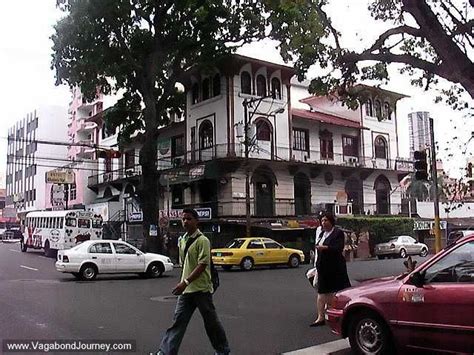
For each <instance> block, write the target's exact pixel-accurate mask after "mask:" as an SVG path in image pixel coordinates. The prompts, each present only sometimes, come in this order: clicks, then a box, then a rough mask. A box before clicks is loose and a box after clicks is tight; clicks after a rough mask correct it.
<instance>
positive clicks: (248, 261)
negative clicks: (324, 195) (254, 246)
mask: <svg viewBox="0 0 474 355" xmlns="http://www.w3.org/2000/svg"><path fill="white" fill-rule="evenodd" d="M240 268H241V269H242V270H244V271H250V270H252V269H253V259H252V258H250V257H248V256H247V257H245V258H243V259H242V261H241V262H240Z"/></svg>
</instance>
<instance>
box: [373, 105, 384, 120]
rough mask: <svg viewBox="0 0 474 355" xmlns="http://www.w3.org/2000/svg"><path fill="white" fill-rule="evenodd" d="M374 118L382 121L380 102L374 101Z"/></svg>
mask: <svg viewBox="0 0 474 355" xmlns="http://www.w3.org/2000/svg"><path fill="white" fill-rule="evenodd" d="M374 106H375V116H376V117H377V118H378V119H379V120H381V119H382V105H381V104H380V100H375V103H374Z"/></svg>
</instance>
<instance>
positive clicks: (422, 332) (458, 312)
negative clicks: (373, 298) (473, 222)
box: [398, 241, 474, 353]
mask: <svg viewBox="0 0 474 355" xmlns="http://www.w3.org/2000/svg"><path fill="white" fill-rule="evenodd" d="M422 277H424V284H423V286H421V287H416V286H414V285H413V284H410V282H408V283H407V284H405V285H403V286H402V287H401V290H400V295H399V300H400V304H399V312H398V313H399V317H398V319H399V321H398V327H399V329H400V331H401V336H402V337H403V338H404V339H405V340H406V342H407V343H408V344H409V345H411V346H414V347H423V348H428V349H441V350H443V351H454V352H468V353H473V352H474V316H473V315H474V241H470V242H467V243H464V244H462V245H460V246H459V247H455V248H453V250H451V251H450V252H449V253H448V254H446V255H445V256H444V257H442V258H441V259H439V260H437V261H436V262H435V263H434V264H432V265H430V266H427V268H426V269H425V270H422Z"/></svg>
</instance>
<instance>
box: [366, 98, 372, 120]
mask: <svg viewBox="0 0 474 355" xmlns="http://www.w3.org/2000/svg"><path fill="white" fill-rule="evenodd" d="M365 114H366V116H370V117H372V116H373V115H374V108H373V107H372V100H371V99H367V101H366V102H365Z"/></svg>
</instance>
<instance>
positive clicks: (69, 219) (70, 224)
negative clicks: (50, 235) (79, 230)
mask: <svg viewBox="0 0 474 355" xmlns="http://www.w3.org/2000/svg"><path fill="white" fill-rule="evenodd" d="M75 226H76V219H75V218H73V217H66V227H75Z"/></svg>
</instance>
